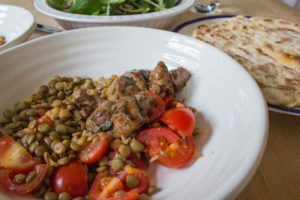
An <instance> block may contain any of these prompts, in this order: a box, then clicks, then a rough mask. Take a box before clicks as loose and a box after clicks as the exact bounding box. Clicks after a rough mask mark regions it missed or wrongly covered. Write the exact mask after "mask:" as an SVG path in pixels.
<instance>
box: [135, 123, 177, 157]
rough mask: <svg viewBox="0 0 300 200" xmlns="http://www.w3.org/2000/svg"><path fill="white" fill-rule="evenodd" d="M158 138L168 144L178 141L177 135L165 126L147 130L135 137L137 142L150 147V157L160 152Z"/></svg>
mask: <svg viewBox="0 0 300 200" xmlns="http://www.w3.org/2000/svg"><path fill="white" fill-rule="evenodd" d="M160 138H164V139H165V140H167V142H168V143H175V142H177V141H179V140H180V137H179V135H178V134H177V133H175V132H174V131H173V130H172V129H170V128H168V127H165V126H160V127H153V128H147V129H145V130H142V131H141V132H139V133H138V134H137V135H136V139H137V140H139V141H140V142H142V143H144V144H146V145H147V146H149V147H150V151H151V154H152V155H154V154H157V153H159V152H160V150H161V143H160Z"/></svg>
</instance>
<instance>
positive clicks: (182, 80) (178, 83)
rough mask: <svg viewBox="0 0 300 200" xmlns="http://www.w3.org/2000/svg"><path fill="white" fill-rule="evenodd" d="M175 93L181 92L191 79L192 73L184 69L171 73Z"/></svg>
mask: <svg viewBox="0 0 300 200" xmlns="http://www.w3.org/2000/svg"><path fill="white" fill-rule="evenodd" d="M170 74H171V77H172V82H173V86H174V90H175V92H178V91H180V90H181V89H182V88H183V87H184V86H185V85H186V83H187V82H188V80H189V79H190V78H191V73H190V72H189V71H187V70H186V69H184V68H182V67H178V68H177V69H174V70H171V71H170Z"/></svg>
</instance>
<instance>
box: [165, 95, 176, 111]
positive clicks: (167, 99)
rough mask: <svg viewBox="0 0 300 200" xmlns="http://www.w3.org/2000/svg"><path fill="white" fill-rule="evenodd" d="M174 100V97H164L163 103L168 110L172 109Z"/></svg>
mask: <svg viewBox="0 0 300 200" xmlns="http://www.w3.org/2000/svg"><path fill="white" fill-rule="evenodd" d="M173 100H174V97H172V96H164V97H163V101H164V103H165V107H166V109H168V108H170V106H171V104H172V102H173Z"/></svg>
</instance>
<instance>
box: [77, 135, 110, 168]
mask: <svg viewBox="0 0 300 200" xmlns="http://www.w3.org/2000/svg"><path fill="white" fill-rule="evenodd" d="M109 143H110V137H109V136H108V135H106V134H102V135H101V136H100V138H99V141H98V142H97V143H95V144H94V143H93V142H91V143H90V144H88V145H87V146H85V147H84V148H83V149H82V150H81V151H80V152H79V154H78V157H79V160H81V161H82V162H83V163H86V164H91V163H94V162H97V161H98V160H100V158H101V157H102V156H104V154H105V153H106V151H107V149H108V147H109Z"/></svg>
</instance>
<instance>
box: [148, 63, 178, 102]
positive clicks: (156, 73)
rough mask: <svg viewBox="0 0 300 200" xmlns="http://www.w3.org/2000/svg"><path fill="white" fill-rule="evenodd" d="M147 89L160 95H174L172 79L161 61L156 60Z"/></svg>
mask: <svg viewBox="0 0 300 200" xmlns="http://www.w3.org/2000/svg"><path fill="white" fill-rule="evenodd" d="M149 81H150V86H149V90H150V91H151V92H154V93H156V94H158V95H160V96H161V97H163V96H166V95H172V96H173V95H174V89H173V84H172V79H171V76H170V74H169V71H168V68H167V66H166V65H165V64H164V63H163V62H161V61H160V62H158V64H157V66H156V67H155V69H154V70H153V71H152V72H151V74H150V77H149Z"/></svg>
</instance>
